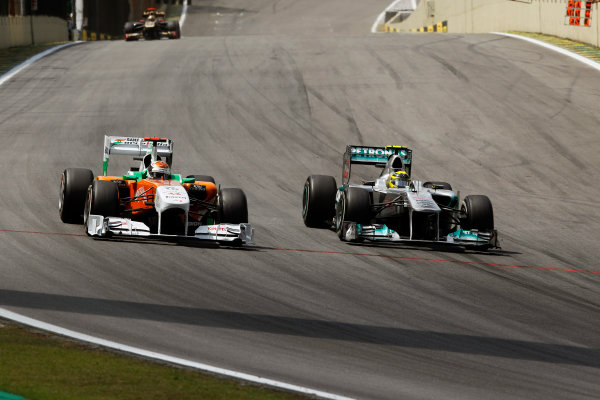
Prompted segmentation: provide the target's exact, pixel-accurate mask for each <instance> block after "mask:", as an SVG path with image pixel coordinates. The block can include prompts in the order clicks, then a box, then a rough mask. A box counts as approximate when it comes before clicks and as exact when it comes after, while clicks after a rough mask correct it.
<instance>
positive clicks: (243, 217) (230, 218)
mask: <svg viewBox="0 0 600 400" xmlns="http://www.w3.org/2000/svg"><path fill="white" fill-rule="evenodd" d="M219 221H220V222H221V223H229V224H242V223H247V222H248V201H247V200H246V194H245V193H244V191H243V190H242V189H238V188H225V189H221V193H219Z"/></svg>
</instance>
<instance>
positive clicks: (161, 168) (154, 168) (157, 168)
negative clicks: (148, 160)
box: [148, 161, 171, 179]
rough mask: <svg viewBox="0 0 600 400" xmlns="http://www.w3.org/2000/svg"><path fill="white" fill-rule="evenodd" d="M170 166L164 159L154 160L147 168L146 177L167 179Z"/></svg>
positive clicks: (169, 173) (169, 174)
mask: <svg viewBox="0 0 600 400" xmlns="http://www.w3.org/2000/svg"><path fill="white" fill-rule="evenodd" d="M170 176H171V168H169V164H167V163H166V162H164V161H154V162H153V163H152V164H150V168H148V177H149V178H152V179H169V177H170Z"/></svg>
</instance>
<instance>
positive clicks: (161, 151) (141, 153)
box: [102, 136, 173, 176]
mask: <svg viewBox="0 0 600 400" xmlns="http://www.w3.org/2000/svg"><path fill="white" fill-rule="evenodd" d="M111 154H115V155H127V156H132V157H134V159H137V160H143V157H145V156H146V155H150V157H151V160H152V161H156V160H157V158H158V157H160V158H162V159H164V160H165V161H166V163H167V164H169V166H170V165H171V164H172V163H173V141H172V140H171V139H166V138H151V137H145V138H136V137H125V136H104V157H103V159H102V175H103V176H106V175H107V172H108V160H109V158H110V155H111Z"/></svg>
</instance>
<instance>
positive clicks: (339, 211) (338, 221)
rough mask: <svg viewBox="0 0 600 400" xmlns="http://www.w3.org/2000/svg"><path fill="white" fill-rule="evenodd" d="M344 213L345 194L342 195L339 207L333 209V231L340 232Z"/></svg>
mask: <svg viewBox="0 0 600 400" xmlns="http://www.w3.org/2000/svg"><path fill="white" fill-rule="evenodd" d="M345 213H346V193H343V194H342V199H341V205H340V207H336V208H335V230H336V231H338V232H339V231H340V230H341V229H342V224H343V222H344V214H345Z"/></svg>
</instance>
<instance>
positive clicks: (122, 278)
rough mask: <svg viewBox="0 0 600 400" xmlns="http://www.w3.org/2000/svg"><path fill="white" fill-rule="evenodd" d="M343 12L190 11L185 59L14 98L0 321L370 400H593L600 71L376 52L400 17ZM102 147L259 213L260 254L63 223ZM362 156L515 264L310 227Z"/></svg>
mask: <svg viewBox="0 0 600 400" xmlns="http://www.w3.org/2000/svg"><path fill="white" fill-rule="evenodd" d="M347 3H349V2H344V1H338V0H335V1H334V0H332V1H328V2H320V1H314V0H305V1H271V0H263V1H257V2H253V3H252V5H248V2H242V1H221V2H208V1H204V2H199V1H198V2H196V1H195V2H194V4H193V6H191V7H190V9H189V14H188V16H187V20H186V24H185V25H184V28H183V35H184V37H183V38H182V39H181V40H175V41H168V40H163V41H155V42H134V43H126V42H93V43H84V44H81V45H77V46H73V47H70V48H68V49H64V50H62V51H59V52H57V53H55V54H53V55H51V56H49V57H47V58H45V59H43V60H41V61H39V62H37V63H35V64H34V65H32V66H31V67H29V68H28V69H26V70H24V71H23V72H21V73H20V74H18V75H17V76H15V77H14V78H13V79H11V80H10V81H8V82H6V83H5V84H4V85H3V86H1V87H0V140H1V141H2V145H1V146H0V171H2V174H3V175H2V178H0V204H1V205H2V207H1V209H0V254H1V262H0V277H1V279H0V307H2V308H5V309H8V310H11V311H14V312H18V313H21V314H23V315H26V316H29V317H32V318H36V319H39V320H42V321H45V322H49V323H52V324H56V325H59V326H62V327H65V328H68V329H73V330H76V331H80V332H82V333H86V334H90V335H93V336H98V337H102V338H105V339H108V340H113V341H117V342H120V343H124V344H128V345H132V346H136V347H143V348H146V349H148V350H153V351H157V352H160V353H165V354H169V355H172V356H176V357H182V358H186V359H190V360H193V361H198V362H203V363H207V364H211V365H215V366H218V367H223V368H228V369H234V370H237V371H241V372H246V373H250V374H254V375H259V376H263V377H267V378H271V379H276V380H280V381H284V382H289V383H293V384H296V385H302V386H306V387H310V388H313V389H318V390H322V391H327V392H331V393H336V394H339V395H344V396H350V397H356V398H361V399H440V398H444V399H483V398H485V399H532V398H539V399H542V398H544V399H549V398H552V399H592V398H597V396H598V393H600V336H599V334H598V333H599V327H600V322H599V320H600V261H599V260H600V248H599V247H600V246H599V245H598V244H599V239H598V226H600V213H599V212H598V206H597V202H598V199H599V198H600V186H599V184H598V182H599V181H600V172H599V171H600V156H599V154H600V132H599V130H598V127H599V126H600V116H599V114H598V111H599V106H598V104H599V100H600V79H599V77H600V75H599V74H600V72H598V71H597V70H594V69H592V68H590V67H588V66H585V65H583V64H581V63H579V62H576V61H574V60H572V59H570V58H567V57H565V56H563V55H560V54H557V53H554V52H552V51H549V50H546V49H544V48H541V47H537V46H535V45H533V44H530V43H527V42H523V41H519V40H516V39H512V38H506V37H502V36H497V35H492V34H489V35H457V34H370V33H369V31H370V28H371V25H372V23H373V21H374V20H375V18H376V16H377V15H378V14H379V12H381V10H383V9H384V8H385V6H386V5H387V4H386V2H385V1H383V2H382V1H372V2H368V4H367V2H364V4H353V5H350V6H349V5H348V4H347ZM353 3H358V2H353ZM105 134H111V135H131V136H147V135H151V136H166V137H170V138H172V139H174V140H175V152H176V153H175V158H174V170H176V171H177V172H181V173H184V174H209V175H213V176H214V177H215V178H216V180H217V182H218V183H220V184H221V185H223V186H224V187H240V188H243V189H244V191H245V192H246V194H247V196H248V201H249V208H250V210H249V214H250V221H251V222H252V223H253V225H254V227H255V229H256V246H253V247H248V248H243V249H229V248H213V247H197V246H181V245H173V244H168V243H166V244H165V243H139V242H118V241H102V240H93V239H90V238H88V237H85V236H83V232H82V231H83V229H82V227H81V226H77V225H67V224H63V223H62V222H60V220H59V218H58V213H57V203H58V200H57V199H58V185H59V176H60V173H61V172H62V170H63V169H64V168H67V167H84V168H91V169H92V170H93V171H94V172H95V173H96V174H99V173H100V172H101V160H102V145H103V137H104V135H105ZM347 144H365V145H387V144H398V145H406V146H409V147H411V148H413V150H414V167H413V174H414V176H415V177H416V178H420V179H422V180H441V181H448V182H450V183H452V185H453V186H454V188H455V189H457V190H460V192H461V195H463V196H464V195H467V194H486V195H488V196H489V197H490V198H491V200H492V202H493V204H494V212H495V218H496V228H497V229H498V230H499V232H500V234H501V245H502V250H500V251H496V252H492V253H477V252H457V251H448V250H446V249H429V248H416V247H411V246H405V247H398V246H380V247H374V246H366V245H350V244H345V243H342V242H340V241H339V240H338V239H337V237H336V235H335V233H333V232H330V231H327V230H317V229H308V228H306V227H305V226H304V225H303V223H302V219H301V215H300V212H301V193H302V186H303V184H304V180H305V179H306V177H307V176H308V175H310V174H328V175H333V176H335V177H336V179H338V181H339V177H340V176H341V161H342V153H343V151H344V149H345V146H346V145H347ZM111 161H112V160H111ZM127 166H129V163H128V162H125V163H121V164H119V163H118V162H116V160H115V164H114V167H115V168H114V169H112V171H114V172H115V173H118V172H119V171H121V170H124V169H125V168H126V167H127Z"/></svg>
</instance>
